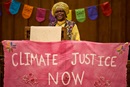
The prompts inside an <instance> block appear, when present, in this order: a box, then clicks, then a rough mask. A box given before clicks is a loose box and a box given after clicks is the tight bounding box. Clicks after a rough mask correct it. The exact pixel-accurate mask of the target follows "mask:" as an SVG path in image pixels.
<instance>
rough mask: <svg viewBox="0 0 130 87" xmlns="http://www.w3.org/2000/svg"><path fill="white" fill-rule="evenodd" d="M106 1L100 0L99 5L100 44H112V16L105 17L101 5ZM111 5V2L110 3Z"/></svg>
mask: <svg viewBox="0 0 130 87" xmlns="http://www.w3.org/2000/svg"><path fill="white" fill-rule="evenodd" d="M104 2H105V1H104V0H100V1H99V2H98V3H99V4H98V15H99V17H98V24H97V25H98V26H97V28H98V30H97V31H98V41H99V42H110V33H111V15H110V16H108V17H107V16H105V15H104V14H103V12H102V10H101V7H100V4H102V3H104ZM110 4H111V2H110Z"/></svg>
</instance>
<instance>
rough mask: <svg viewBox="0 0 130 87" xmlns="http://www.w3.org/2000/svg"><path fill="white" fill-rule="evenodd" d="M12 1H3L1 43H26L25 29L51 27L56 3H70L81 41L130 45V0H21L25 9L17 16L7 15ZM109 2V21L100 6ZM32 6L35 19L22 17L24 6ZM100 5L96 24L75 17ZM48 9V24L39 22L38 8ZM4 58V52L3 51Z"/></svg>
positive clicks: (0, 27) (46, 20)
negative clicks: (110, 11)
mask: <svg viewBox="0 0 130 87" xmlns="http://www.w3.org/2000/svg"><path fill="white" fill-rule="evenodd" d="M8 1H9V0H2V2H1V4H0V5H1V6H2V16H0V41H2V40H23V39H24V28H25V26H47V25H48V23H49V12H50V10H51V7H52V6H53V4H54V3H56V2H58V1H64V2H66V3H67V4H68V5H69V7H70V9H71V10H72V13H73V16H72V18H73V21H75V22H76V24H77V25H78V28H79V32H80V35H81V40H86V41H95V42H128V41H130V34H129V32H130V9H129V8H130V0H17V1H19V2H21V3H22V4H21V7H20V10H19V12H18V13H17V14H16V15H10V14H7V13H6V11H5V7H4V5H3V4H4V3H5V2H8ZM106 1H109V2H110V4H111V8H112V14H111V16H109V17H106V16H104V15H103V13H102V11H101V9H100V6H99V5H100V4H101V3H104V2H106ZM24 4H28V5H31V6H33V7H34V10H33V13H32V16H31V17H30V18H29V19H24V18H23V17H22V9H23V5H24ZM93 5H97V7H98V15H99V16H98V19H96V20H94V21H92V20H90V19H89V18H88V15H87V13H86V20H85V22H82V23H80V22H78V21H77V20H76V16H75V9H78V8H85V7H88V6H93ZM38 7H40V8H45V9H47V13H46V19H45V21H43V22H41V23H39V22H37V21H36V19H35V16H36V8H38ZM0 54H3V53H2V50H0Z"/></svg>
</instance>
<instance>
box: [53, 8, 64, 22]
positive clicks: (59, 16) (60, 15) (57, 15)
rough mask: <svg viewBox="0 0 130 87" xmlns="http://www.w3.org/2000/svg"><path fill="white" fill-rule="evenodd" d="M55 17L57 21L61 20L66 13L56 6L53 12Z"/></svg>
mask: <svg viewBox="0 0 130 87" xmlns="http://www.w3.org/2000/svg"><path fill="white" fill-rule="evenodd" d="M55 18H56V19H57V20H58V21H63V20H65V19H66V13H65V11H64V10H63V9H61V8H58V9H57V10H56V12H55Z"/></svg>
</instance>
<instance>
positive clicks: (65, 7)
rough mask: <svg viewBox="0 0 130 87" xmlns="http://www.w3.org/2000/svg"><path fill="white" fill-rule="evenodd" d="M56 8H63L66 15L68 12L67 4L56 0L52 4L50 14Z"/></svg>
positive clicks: (53, 12)
mask: <svg viewBox="0 0 130 87" xmlns="http://www.w3.org/2000/svg"><path fill="white" fill-rule="evenodd" d="M58 8H61V9H63V10H64V11H65V13H66V15H67V14H68V13H69V6H68V5H67V4H66V3H64V2H58V3H56V4H54V5H53V7H52V15H53V16H54V14H55V12H56V10H57V9H58Z"/></svg>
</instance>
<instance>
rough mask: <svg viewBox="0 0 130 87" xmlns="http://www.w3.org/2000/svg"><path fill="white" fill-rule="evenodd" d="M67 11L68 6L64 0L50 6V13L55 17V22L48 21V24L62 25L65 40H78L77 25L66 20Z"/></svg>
mask: <svg viewBox="0 0 130 87" xmlns="http://www.w3.org/2000/svg"><path fill="white" fill-rule="evenodd" d="M68 13H69V6H68V5H67V4H66V3H64V2H58V3H56V4H54V5H53V7H52V15H53V16H54V17H55V18H56V21H55V22H51V23H49V25H50V26H62V27H63V28H64V29H66V31H67V32H66V33H67V37H66V40H77V41H79V40H80V34H79V31H78V27H77V25H76V24H75V22H73V21H69V20H67V19H66V18H67V14H68Z"/></svg>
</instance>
